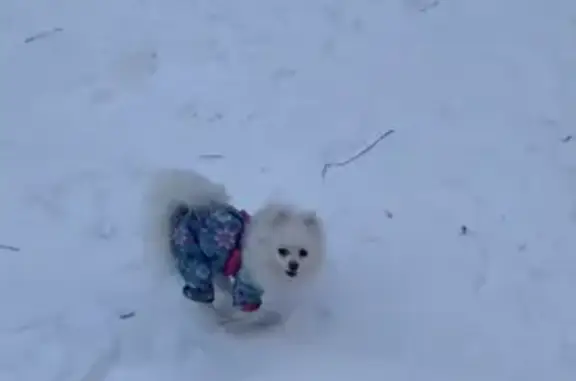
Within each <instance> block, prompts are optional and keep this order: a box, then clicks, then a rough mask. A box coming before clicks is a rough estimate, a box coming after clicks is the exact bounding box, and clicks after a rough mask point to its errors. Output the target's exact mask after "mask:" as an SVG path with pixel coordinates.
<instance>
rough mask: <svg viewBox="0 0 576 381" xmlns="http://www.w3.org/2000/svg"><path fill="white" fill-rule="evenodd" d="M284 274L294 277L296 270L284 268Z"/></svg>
mask: <svg viewBox="0 0 576 381" xmlns="http://www.w3.org/2000/svg"><path fill="white" fill-rule="evenodd" d="M286 275H288V276H289V277H290V278H294V277H295V276H296V275H298V271H294V270H286Z"/></svg>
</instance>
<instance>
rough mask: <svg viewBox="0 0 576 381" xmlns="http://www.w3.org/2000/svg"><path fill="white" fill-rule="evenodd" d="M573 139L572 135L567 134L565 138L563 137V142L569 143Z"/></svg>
mask: <svg viewBox="0 0 576 381" xmlns="http://www.w3.org/2000/svg"><path fill="white" fill-rule="evenodd" d="M571 140H572V135H566V136H565V137H564V138H563V139H562V143H568V142H569V141H571Z"/></svg>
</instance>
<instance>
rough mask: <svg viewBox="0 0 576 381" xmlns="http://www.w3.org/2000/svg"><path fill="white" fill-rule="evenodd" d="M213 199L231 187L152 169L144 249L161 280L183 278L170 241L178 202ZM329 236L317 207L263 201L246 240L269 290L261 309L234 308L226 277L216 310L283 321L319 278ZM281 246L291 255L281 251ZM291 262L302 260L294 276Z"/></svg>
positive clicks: (248, 258)
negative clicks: (290, 272)
mask: <svg viewBox="0 0 576 381" xmlns="http://www.w3.org/2000/svg"><path fill="white" fill-rule="evenodd" d="M212 201H216V202H227V203H229V202H230V196H229V195H228V193H227V191H226V188H225V187H224V186H223V185H221V184H216V183H214V182H212V181H210V180H209V179H207V178H206V177H204V176H202V175H200V174H198V173H196V172H194V171H191V170H182V169H163V170H158V171H157V172H156V173H155V174H153V176H152V178H151V182H150V186H149V187H148V189H147V191H146V193H145V197H144V205H143V210H144V216H143V223H144V229H143V230H144V231H143V233H144V252H145V258H146V260H147V262H148V265H149V266H148V267H149V268H150V269H151V270H152V271H153V274H154V275H155V276H156V277H158V279H159V280H164V279H169V278H170V279H171V278H177V279H179V274H177V271H176V266H175V264H174V261H173V259H172V255H171V253H170V250H169V241H168V238H169V228H168V219H169V218H168V217H169V215H170V213H171V212H172V211H173V210H174V206H175V205H176V204H178V203H186V204H187V205H190V206H192V207H193V206H195V205H196V206H201V205H205V204H207V203H209V202H212ZM324 240H325V236H324V227H323V224H322V221H321V219H320V218H319V217H318V216H317V215H316V214H315V213H314V212H312V211H306V210H299V209H298V208H296V207H294V206H291V205H286V204H272V203H271V204H267V205H265V206H263V207H262V208H261V209H259V210H257V211H256V212H255V213H254V214H253V215H252V217H251V219H250V222H249V223H248V225H247V228H246V231H245V233H244V237H243V243H242V246H243V250H242V261H243V266H246V267H247V269H248V271H249V272H250V275H251V276H252V277H253V278H254V279H255V281H256V282H257V283H258V284H260V286H262V288H263V289H264V296H263V305H262V308H261V309H260V310H259V311H257V312H252V313H242V312H239V311H235V310H234V309H233V308H232V306H231V297H230V296H229V295H228V294H226V293H225V292H223V291H224V289H225V288H228V287H229V284H227V283H228V279H223V278H222V279H217V280H216V286H217V289H218V288H219V290H218V292H217V294H216V301H215V303H214V305H215V309H212V312H213V313H214V312H216V314H217V315H218V316H219V317H220V318H223V319H224V318H225V319H228V320H230V319H240V320H242V321H250V322H255V321H260V320H262V319H268V320H270V316H272V315H270V314H273V316H274V317H273V318H272V320H284V319H285V318H286V317H287V315H288V314H289V313H290V312H291V310H292V309H293V308H294V307H295V306H296V304H297V303H298V300H299V299H300V298H301V297H303V296H304V295H305V294H306V292H307V289H308V288H309V287H311V286H312V283H313V282H314V281H315V280H316V278H317V277H318V275H319V273H320V270H321V269H322V267H323V265H324V261H325V243H324ZM280 247H282V248H285V249H286V250H287V251H288V253H289V254H286V252H285V255H279V252H278V249H279V248H280ZM301 249H304V250H306V252H307V255H306V257H301V256H300V255H299V253H300V250H301ZM289 262H298V264H299V268H298V271H297V275H296V276H294V277H290V276H288V275H287V270H288V266H289V265H288V263H289ZM179 281H180V282H182V281H181V280H179ZM175 287H177V286H175ZM175 292H180V291H179V290H175ZM190 303H194V302H192V301H190ZM265 315H268V316H265Z"/></svg>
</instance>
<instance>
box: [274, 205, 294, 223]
mask: <svg viewBox="0 0 576 381" xmlns="http://www.w3.org/2000/svg"><path fill="white" fill-rule="evenodd" d="M289 218H290V213H288V211H287V210H286V209H284V208H278V210H276V211H275V213H274V216H273V217H272V225H273V226H280V225H282V224H284V223H285V222H286V221H288V219H289Z"/></svg>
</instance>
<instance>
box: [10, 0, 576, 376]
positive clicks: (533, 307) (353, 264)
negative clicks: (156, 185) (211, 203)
mask: <svg viewBox="0 0 576 381" xmlns="http://www.w3.org/2000/svg"><path fill="white" fill-rule="evenodd" d="M388 129H394V130H395V133H394V134H392V135H390V136H389V137H388V138H386V139H385V140H382V141H381V142H380V143H379V144H378V145H376V146H375V147H374V148H373V149H371V150H370V151H369V152H367V153H366V154H365V155H363V156H362V157H360V158H359V159H358V160H355V161H354V162H352V163H351V164H349V165H347V166H344V167H333V168H331V170H330V171H329V172H328V173H327V175H326V177H325V178H324V179H323V178H322V176H321V171H322V167H323V165H324V164H325V163H327V162H334V161H342V160H345V159H347V158H349V157H350V156H352V155H354V154H355V153H356V152H358V151H360V150H362V149H363V148H364V147H366V146H367V145H369V144H370V142H372V141H374V140H375V139H376V138H377V137H378V136H379V135H380V134H382V133H383V132H385V131H386V130H388ZM572 136H574V139H572V138H571V137H572ZM164 166H174V167H186V168H195V169H197V170H199V171H201V172H203V173H205V174H207V175H209V176H211V177H213V178H214V179H216V180H219V181H222V182H224V183H226V184H227V186H229V187H230V189H231V192H232V193H233V194H234V196H235V201H236V203H237V204H238V205H239V206H241V207H246V208H248V209H249V210H251V209H253V208H255V207H256V206H257V205H259V204H260V203H261V202H262V201H263V200H265V199H267V198H269V197H272V196H274V197H283V198H287V199H289V200H292V201H295V202H297V203H300V204H303V205H306V206H312V207H315V208H318V209H319V210H320V212H321V214H322V215H323V216H324V217H325V219H326V220H327V227H328V232H329V239H330V256H331V259H332V266H333V269H334V274H335V277H334V278H336V281H337V284H336V285H335V286H334V287H333V289H332V291H331V292H330V293H328V294H326V295H323V300H324V301H325V302H326V303H327V304H328V305H329V307H330V314H329V315H328V316H324V315H317V314H314V313H312V312H310V311H308V312H303V313H302V314H301V315H299V317H296V318H295V320H294V321H293V322H292V323H291V324H289V325H288V326H286V327H285V329H284V330H282V331H274V332H269V333H267V334H262V335H258V336H255V337H250V338H238V337H230V336H227V335H224V334H222V333H215V332H207V331H203V330H201V329H200V328H198V326H196V325H195V324H194V323H193V321H192V319H191V318H190V316H187V315H186V313H185V311H186V310H185V306H183V305H182V303H183V300H182V298H181V297H180V294H179V290H174V292H173V294H172V295H170V294H169V293H165V292H160V291H159V290H158V289H156V288H155V286H154V284H153V283H152V282H151V281H150V279H149V277H148V275H147V274H148V273H147V269H146V266H145V264H144V263H143V259H142V254H141V253H142V250H141V247H140V245H141V241H140V237H139V235H140V230H139V216H138V213H139V203H138V202H139V198H140V195H141V192H142V190H143V187H144V184H145V181H146V179H147V174H148V173H149V171H150V170H151V169H153V168H156V167H164ZM463 226H465V227H466V229H465V230H466V231H465V232H464V231H463ZM463 233H465V234H463ZM0 244H1V245H3V246H0V379H1V380H6V381H125V380H139V381H148V380H170V381H180V380H194V381H202V380H206V381H220V380H246V381H252V380H253V381H260V380H266V381H282V380H293V379H303V380H314V381H316V380H319V381H321V380H330V381H339V380H374V381H382V380H390V381H402V380H417V381H420V380H422V381H446V380H454V381H462V380H466V381H480V380H481V381H509V380H519V381H520V380H522V381H531V380H535V381H544V380H547V379H550V380H554V381H564V380H571V381H573V380H575V379H576V304H575V303H576V299H575V298H574V295H575V294H576V1H574V0H549V1H542V0H540V1H538V0H483V1H479V0H436V1H433V0H354V1H345V0H306V1H303V0H301V1H294V0H292V1H287V0H244V1H229V0H83V1H77V0H76V1H75V0H35V1H31V0H2V1H1V2H0Z"/></svg>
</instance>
